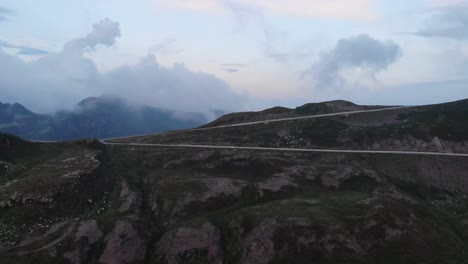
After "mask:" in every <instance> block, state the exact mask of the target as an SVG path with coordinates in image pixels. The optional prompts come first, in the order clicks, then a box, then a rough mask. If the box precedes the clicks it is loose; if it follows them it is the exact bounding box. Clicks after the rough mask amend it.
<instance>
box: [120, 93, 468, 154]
mask: <svg viewBox="0 0 468 264" xmlns="http://www.w3.org/2000/svg"><path fill="white" fill-rule="evenodd" d="M467 118H468V100H462V101H458V102H452V103H447V104H440V105H429V106H420V107H408V108H398V109H390V110H384V111H376V112H367V113H358V114H347V115H337V116H327V117H320V118H310V119H300V120H294V121H281V122H271V121H270V122H264V123H263V122H262V123H260V124H254V125H247V126H234V127H222V128H218V129H209V130H204V129H202V130H192V131H187V132H183V133H177V132H176V133H167V134H161V135H155V136H151V135H150V136H142V137H129V138H122V139H119V140H118V141H120V142H138V143H158V144H172V143H174V142H176V143H178V144H194V145H197V144H202V145H203V144H204V145H221V146H226V145H228V146H254V147H256V146H258V147H294V148H328V149H361V150H403V151H436V152H462V153H468V133H466V131H468V122H467V121H468V119H467ZM221 119H222V117H221Z"/></svg>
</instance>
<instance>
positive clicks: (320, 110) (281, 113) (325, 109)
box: [202, 100, 385, 127]
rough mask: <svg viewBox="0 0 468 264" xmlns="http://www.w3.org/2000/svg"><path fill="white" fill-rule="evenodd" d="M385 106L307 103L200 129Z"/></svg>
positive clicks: (223, 120) (243, 115) (230, 118)
mask: <svg viewBox="0 0 468 264" xmlns="http://www.w3.org/2000/svg"><path fill="white" fill-rule="evenodd" d="M384 107H385V106H364V105H356V104H354V103H351V102H348V101H343V100H336V101H329V102H322V103H309V104H305V105H303V106H300V107H297V108H295V109H290V108H286V107H279V106H278V107H273V108H270V109H266V110H263V111H259V112H241V113H232V114H227V115H223V116H221V117H220V118H218V119H216V120H214V121H213V122H210V123H208V124H206V125H203V126H202V127H216V126H222V125H232V124H238V123H245V122H255V121H262V120H271V119H281V118H288V117H300V116H308V115H320V114H329V113H337V112H348V111H358V110H371V109H379V108H384Z"/></svg>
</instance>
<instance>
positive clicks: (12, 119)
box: [0, 97, 206, 140]
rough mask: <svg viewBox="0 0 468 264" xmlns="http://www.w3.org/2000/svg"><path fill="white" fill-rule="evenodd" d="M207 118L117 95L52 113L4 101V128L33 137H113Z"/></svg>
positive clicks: (0, 108) (0, 111)
mask: <svg viewBox="0 0 468 264" xmlns="http://www.w3.org/2000/svg"><path fill="white" fill-rule="evenodd" d="M204 122H206V118H205V117H204V115H202V114H198V113H178V112H174V111H169V110H165V109H161V108H154V107H148V106H143V107H133V106H130V105H128V104H127V103H125V102H124V101H123V100H122V99H119V98H115V97H90V98H87V99H84V100H83V101H81V102H80V103H79V104H78V106H77V109H76V110H75V111H68V112H64V111H62V112H58V113H55V114H52V115H40V114H36V113H33V112H31V111H29V110H28V109H26V108H25V107H23V106H22V105H20V104H13V105H11V104H1V103H0V131H3V132H6V133H11V134H15V135H18V136H21V137H23V138H26V139H33V140H69V139H78V138H110V137H118V136H126V135H137V134H148V133H156V132H160V131H166V130H174V129H186V128H192V127H196V126H199V125H201V124H203V123H204Z"/></svg>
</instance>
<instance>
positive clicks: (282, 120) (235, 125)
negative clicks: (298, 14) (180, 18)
mask: <svg viewBox="0 0 468 264" xmlns="http://www.w3.org/2000/svg"><path fill="white" fill-rule="evenodd" d="M411 107H412V106H396V107H389V108H380V109H372V110H357V111H348V112H339V113H330V114H320V115H311V116H298V117H288V118H279V119H272V120H263V121H254V122H245V123H237V124H232V125H222V126H215V127H203V128H193V129H186V130H175V131H166V132H160V133H153V134H144V135H135V136H126V137H115V138H108V139H105V140H103V141H109V140H119V139H125V138H133V137H144V136H157V135H166V134H173V133H185V132H192V131H203V130H212V129H220V128H228V127H240V126H252V125H261V124H269V123H275V122H284V121H294V120H302V119H314V118H321V117H330V116H347V115H354V114H360V113H371V112H382V111H390V110H396V109H405V108H411Z"/></svg>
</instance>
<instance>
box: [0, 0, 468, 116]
mask: <svg viewBox="0 0 468 264" xmlns="http://www.w3.org/2000/svg"><path fill="white" fill-rule="evenodd" d="M102 94H112V95H117V96H120V97H123V98H125V99H127V100H128V101H130V102H132V103H136V104H147V105H153V106H159V107H166V108H171V109H176V110H183V111H207V110H210V109H224V110H228V111H238V110H257V109H261V108H265V107H270V106H274V105H283V106H289V107H292V106H297V105H300V104H303V103H307V102H318V101H324V100H333V99H346V100H351V101H354V102H357V103H362V104H407V105H415V104H425V103H436V102H444V101H451V100H457V99H462V98H468V0H411V1H408V0H135V1H127V0H100V1H95V0H80V1H75V0H70V1H59V0H42V1H27V0H15V1H11V0H8V1H7V0H0V102H8V103H13V102H19V103H22V104H24V105H25V106H27V107H29V108H31V109H32V110H35V111H38V112H51V111H55V110H57V109H66V108H71V107H73V106H74V105H75V104H76V103H77V102H79V101H80V100H81V99H83V98H85V97H88V96H99V95H102Z"/></svg>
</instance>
